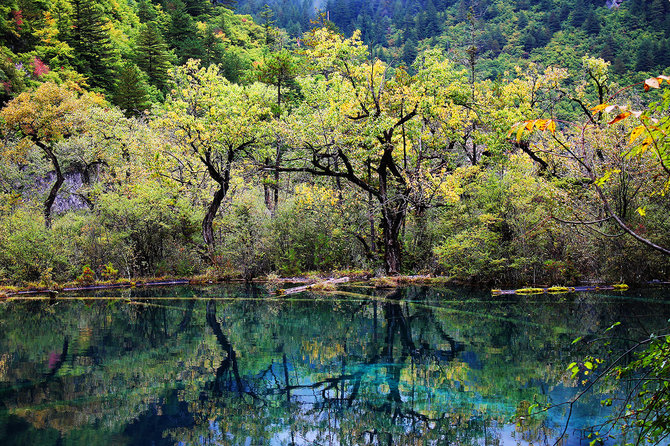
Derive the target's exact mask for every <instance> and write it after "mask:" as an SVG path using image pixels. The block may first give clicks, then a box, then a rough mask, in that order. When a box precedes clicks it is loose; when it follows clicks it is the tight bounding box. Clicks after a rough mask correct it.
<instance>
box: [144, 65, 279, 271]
mask: <svg viewBox="0 0 670 446" xmlns="http://www.w3.org/2000/svg"><path fill="white" fill-rule="evenodd" d="M172 80H173V82H174V90H173V91H172V93H171V94H170V95H169V96H168V97H167V99H166V101H165V104H164V105H163V106H162V107H161V108H160V109H159V110H158V111H157V118H156V120H155V122H154V125H155V126H157V127H158V128H160V129H162V130H164V131H165V132H166V133H167V134H168V135H170V140H171V145H170V146H168V147H166V153H165V154H164V158H163V163H164V164H165V168H164V169H166V170H167V174H169V175H171V177H172V178H173V179H175V180H176V181H178V182H179V183H181V184H182V185H184V186H185V187H188V186H191V187H196V188H199V187H200V185H199V183H198V181H199V178H198V176H199V174H200V173H201V172H202V169H204V170H205V172H206V173H205V175H206V176H205V178H206V179H207V182H206V183H205V184H207V187H209V185H211V183H212V182H213V183H214V184H213V186H214V194H213V196H212V197H211V199H210V201H209V205H208V208H207V212H206V213H205V217H204V219H203V221H202V235H203V239H204V242H205V244H206V247H207V252H208V255H209V256H210V258H211V259H214V255H215V250H216V241H215V238H214V230H213V223H214V219H215V217H216V214H217V212H218V210H219V208H220V207H221V203H222V202H223V200H224V199H225V198H226V196H227V194H228V192H229V190H230V188H231V184H232V183H231V181H232V176H233V173H234V169H236V168H238V167H239V166H240V164H241V162H242V160H243V159H245V158H250V157H251V151H252V149H254V148H256V147H257V146H258V145H259V144H260V143H261V141H262V139H263V131H264V126H265V123H266V120H267V119H268V118H269V116H270V109H269V104H270V98H269V97H268V93H267V90H266V89H263V88H259V86H257V85H251V86H248V87H243V86H240V85H235V84H231V83H230V82H229V81H227V80H226V79H225V78H224V77H223V76H222V75H221V73H220V71H219V68H218V66H216V65H211V66H209V67H208V68H202V67H200V65H199V62H198V61H194V60H189V61H188V63H187V64H186V65H185V66H183V67H179V68H177V69H175V71H174V73H173V75H172ZM162 173H164V174H165V171H163V172H162Z"/></svg>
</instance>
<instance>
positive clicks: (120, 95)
mask: <svg viewBox="0 0 670 446" xmlns="http://www.w3.org/2000/svg"><path fill="white" fill-rule="evenodd" d="M148 90H149V86H148V85H147V82H146V80H145V79H144V75H143V74H142V72H141V71H140V69H139V68H137V66H136V65H135V64H134V63H131V62H127V63H126V64H125V65H124V66H123V67H121V70H120V71H119V78H118V81H117V83H116V88H115V89H114V100H113V102H114V104H115V105H117V106H118V107H119V108H120V109H122V110H124V111H125V114H126V116H134V115H139V114H141V113H142V112H143V111H144V110H147V109H148V108H149V107H151V102H150V101H149V93H148Z"/></svg>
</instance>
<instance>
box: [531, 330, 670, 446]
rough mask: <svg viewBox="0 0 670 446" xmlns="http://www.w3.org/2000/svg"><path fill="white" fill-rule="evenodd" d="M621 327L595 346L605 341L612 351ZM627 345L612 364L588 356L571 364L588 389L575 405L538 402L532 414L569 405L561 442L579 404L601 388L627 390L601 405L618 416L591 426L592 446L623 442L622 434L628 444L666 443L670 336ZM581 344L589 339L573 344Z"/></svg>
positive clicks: (650, 337) (669, 434) (669, 405)
mask: <svg viewBox="0 0 670 446" xmlns="http://www.w3.org/2000/svg"><path fill="white" fill-rule="evenodd" d="M618 325H620V323H619V322H617V323H615V324H613V325H612V326H610V327H609V328H608V329H606V330H605V332H604V333H603V337H600V338H598V339H592V340H591V341H590V343H591V344H593V343H598V345H597V346H598V347H600V346H601V345H600V343H601V342H602V343H603V345H602V346H603V347H607V348H610V353H612V350H611V344H612V342H614V341H615V340H617V338H613V337H608V336H607V333H608V332H609V331H610V330H612V329H613V328H615V327H617V326H618ZM618 340H621V339H618ZM625 341H626V342H627V343H628V346H627V347H626V348H622V349H620V350H618V352H616V353H614V355H613V356H612V359H611V360H610V361H604V360H603V359H600V358H594V357H592V356H587V357H585V358H584V360H582V361H576V362H572V363H570V364H569V365H568V367H567V370H568V371H569V372H570V373H571V376H572V378H573V379H577V380H578V381H579V383H580V384H581V385H582V386H583V388H582V389H581V390H580V391H579V392H578V393H577V395H575V396H574V397H573V398H572V399H571V400H570V401H566V402H562V403H559V404H553V405H548V406H547V407H542V408H541V407H540V406H539V405H538V404H534V405H532V406H530V408H529V409H528V413H529V415H531V416H532V415H537V414H539V413H541V412H544V411H546V410H549V409H552V408H556V407H559V406H567V407H568V414H567V419H566V421H565V425H564V428H563V432H562V433H561V435H560V436H559V437H558V438H557V440H556V443H555V444H559V443H560V442H561V441H562V439H563V438H564V437H565V435H566V432H567V430H568V426H569V423H570V418H571V416H572V413H573V408H574V406H575V404H577V403H578V402H579V401H580V400H581V399H582V398H583V397H584V396H585V395H586V394H587V393H589V392H593V391H596V392H597V391H598V389H627V390H626V391H625V392H624V393H622V394H613V395H608V396H607V397H606V398H604V399H603V400H602V401H601V402H600V403H601V404H602V405H603V406H604V407H612V412H611V414H610V415H609V417H608V418H607V420H606V421H605V422H603V423H602V424H600V425H597V426H591V433H590V434H588V438H589V439H590V440H591V442H590V445H601V444H605V441H606V440H607V439H611V438H617V435H615V434H616V432H617V431H618V432H619V435H618V436H619V437H620V438H621V439H623V441H624V442H625V443H623V444H625V445H639V444H663V442H664V441H666V440H667V439H668V438H669V437H670V334H667V333H666V334H661V335H657V334H653V333H651V334H649V335H648V336H647V337H645V338H644V339H642V340H638V341H634V342H632V343H631V341H630V340H628V339H626V340H625ZM577 342H584V341H583V340H582V338H581V337H579V338H577V339H575V341H574V342H573V344H574V343H577ZM598 369H599V370H600V371H599V372H597V373H596V370H598ZM589 375H591V376H592V377H589ZM627 439H631V440H630V441H628V440H627Z"/></svg>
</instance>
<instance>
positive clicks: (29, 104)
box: [0, 82, 102, 228]
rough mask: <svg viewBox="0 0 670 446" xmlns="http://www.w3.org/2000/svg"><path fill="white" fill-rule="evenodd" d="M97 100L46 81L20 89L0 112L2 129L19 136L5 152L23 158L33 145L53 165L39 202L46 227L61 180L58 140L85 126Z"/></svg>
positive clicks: (61, 146)
mask: <svg viewBox="0 0 670 446" xmlns="http://www.w3.org/2000/svg"><path fill="white" fill-rule="evenodd" d="M101 102H102V100H101V99H100V98H99V97H98V96H95V95H92V94H87V93H84V92H81V91H79V90H76V89H73V88H70V87H67V86H59V85H56V84H54V83H51V82H46V83H43V84H41V85H40V86H39V87H38V88H37V89H36V90H34V91H31V92H25V93H21V94H20V95H19V96H18V97H17V98H15V99H13V100H12V101H10V102H9V104H7V106H6V107H5V108H4V109H3V110H2V112H0V116H2V118H3V127H4V129H3V130H4V131H5V132H10V133H15V134H16V135H17V136H18V137H19V138H21V139H20V141H19V142H18V143H17V144H16V145H14V146H13V147H12V149H13V150H14V151H15V152H14V153H10V154H7V155H8V156H10V155H11V156H14V157H17V158H20V159H25V158H26V154H27V151H29V150H30V149H31V148H32V147H37V148H38V149H39V151H41V153H42V155H43V156H44V157H45V158H46V159H47V160H48V162H49V163H50V164H51V167H52V168H53V171H54V174H55V177H56V179H55V182H54V183H53V184H52V186H51V189H50V191H49V194H48V195H47V197H46V199H45V200H44V204H43V206H44V223H45V225H46V227H47V228H48V227H50V226H51V207H52V206H53V203H54V201H55V200H56V197H57V195H58V191H59V190H60V188H61V186H62V185H63V182H64V181H65V177H64V175H63V170H62V165H61V162H62V158H63V157H64V156H65V152H66V151H67V150H66V149H65V148H64V147H63V145H62V144H61V142H62V141H64V140H67V139H69V138H73V137H76V136H78V135H80V134H82V133H85V132H86V131H87V130H89V129H90V125H91V123H90V121H89V120H88V116H89V115H90V113H91V112H92V111H93V109H95V108H99V107H100V104H101Z"/></svg>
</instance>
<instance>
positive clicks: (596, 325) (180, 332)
mask: <svg viewBox="0 0 670 446" xmlns="http://www.w3.org/2000/svg"><path fill="white" fill-rule="evenodd" d="M668 297H670V294H669V293H668V292H667V291H664V290H643V291H631V292H626V293H620V292H612V291H608V292H603V293H575V294H566V295H540V296H526V297H523V296H497V297H496V296H490V295H488V294H486V293H481V292H477V291H472V290H466V289H456V288H447V287H408V288H403V289H399V290H385V291H380V290H374V289H372V288H367V287H353V286H352V287H348V288H346V289H344V290H343V291H342V292H341V293H337V294H333V295H329V296H316V295H312V294H309V293H303V294H298V295H295V296H290V298H289V297H285V298H277V297H271V296H269V295H268V291H267V290H266V289H265V288H264V287H262V286H244V285H231V286H216V287H201V288H197V287H195V288H194V287H172V288H154V289H132V290H113V291H109V292H99V293H97V294H95V295H92V294H86V295H83V294H82V295H72V296H61V297H59V298H58V299H56V300H51V301H50V300H10V301H6V302H3V303H0V445H87V446H90V445H291V444H296V445H312V444H318V445H340V444H342V445H358V444H380V445H381V444H383V445H423V444H426V445H429V444H431V445H432V444H436V445H437V444H439V445H442V444H453V445H470V444H472V445H530V444H532V445H546V444H554V442H555V441H556V439H557V438H558V437H559V436H560V435H561V434H562V433H563V431H564V430H565V437H564V439H563V440H562V443H560V444H562V445H579V444H588V443H589V440H587V439H586V438H585V436H586V435H587V434H588V432H589V427H590V426H592V425H595V424H598V423H600V422H602V421H603V420H604V417H605V416H606V415H607V414H608V412H607V410H608V409H607V408H603V407H601V405H600V400H601V399H602V397H603V395H601V394H599V393H597V392H589V393H587V394H586V396H585V397H584V398H583V399H582V400H581V401H580V404H578V405H577V406H576V407H575V409H574V410H573V413H572V416H571V418H570V422H569V424H568V425H567V429H565V421H566V413H567V406H565V405H563V406H558V407H556V408H554V409H551V410H549V411H546V412H543V413H541V414H539V415H537V416H534V417H532V418H531V417H528V407H529V406H530V405H531V404H533V403H534V402H538V403H541V404H544V403H554V404H558V403H561V402H565V401H568V400H570V399H571V398H572V397H573V396H574V395H575V394H577V393H578V392H579V391H580V390H582V389H583V388H584V387H583V384H582V383H580V382H579V381H576V380H573V379H571V377H570V375H569V374H568V373H567V372H566V367H567V365H568V364H569V363H570V362H572V361H575V360H580V359H582V358H583V357H584V356H585V355H586V354H593V353H594V352H593V351H589V350H588V348H589V347H587V346H588V345H589V344H588V343H586V342H580V343H577V344H574V345H573V344H572V341H573V339H575V338H576V337H578V336H584V337H585V339H589V337H590V336H591V335H595V334H597V333H602V332H603V330H605V329H606V328H607V327H609V326H610V325H611V324H612V323H614V322H617V321H620V322H622V324H621V325H620V326H618V327H617V330H621V332H622V336H623V334H625V337H628V338H633V339H634V338H635V337H636V336H637V337H639V336H642V335H643V334H644V333H646V332H647V331H653V330H654V329H657V328H658V327H660V326H662V325H664V324H666V323H667V319H668V317H670V299H668ZM624 330H625V332H624ZM615 347H616V346H615Z"/></svg>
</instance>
